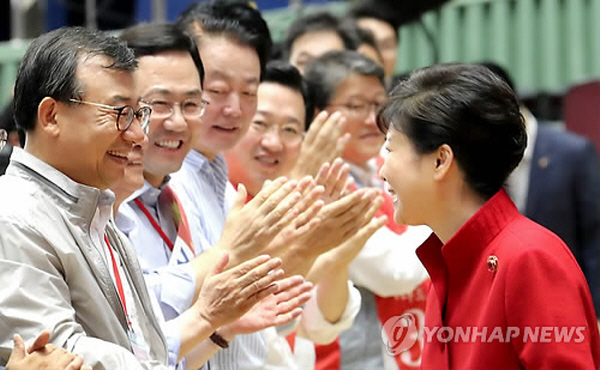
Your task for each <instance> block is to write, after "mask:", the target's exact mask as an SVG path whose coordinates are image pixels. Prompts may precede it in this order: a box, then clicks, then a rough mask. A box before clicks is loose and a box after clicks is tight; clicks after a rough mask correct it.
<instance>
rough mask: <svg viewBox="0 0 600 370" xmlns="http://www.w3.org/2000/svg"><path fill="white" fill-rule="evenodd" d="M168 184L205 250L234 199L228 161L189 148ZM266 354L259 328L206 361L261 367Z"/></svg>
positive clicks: (243, 368)
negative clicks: (207, 156) (189, 150)
mask: <svg viewBox="0 0 600 370" xmlns="http://www.w3.org/2000/svg"><path fill="white" fill-rule="evenodd" d="M170 185H171V186H172V187H173V190H175V192H176V193H177V195H178V196H179V199H180V200H181V202H182V204H184V205H185V206H186V212H187V216H188V221H189V224H190V230H191V232H192V241H193V243H194V247H195V248H196V250H197V251H205V250H207V249H208V248H210V247H211V246H213V245H215V244H216V243H217V242H218V241H219V240H220V239H221V233H222V232H223V228H224V226H225V220H226V218H227V215H228V213H229V210H230V209H231V205H232V202H233V199H232V197H231V196H230V194H234V193H235V191H232V190H233V188H232V185H231V184H230V183H229V180H228V174H227V164H226V163H225V158H224V157H223V155H221V154H219V155H217V157H216V158H215V159H214V160H213V161H209V160H208V158H206V157H205V156H204V155H202V154H201V153H200V152H197V151H195V150H192V151H191V152H190V153H189V154H188V155H187V157H186V158H185V160H184V162H183V166H182V167H181V170H179V172H177V173H175V174H174V175H172V178H171V182H170ZM267 355H268V347H267V342H266V340H265V338H264V335H263V334H262V333H261V332H258V333H253V334H247V335H238V336H237V337H235V339H234V340H233V341H231V343H230V344H229V348H228V349H224V350H221V351H219V352H217V354H215V355H214V356H213V357H212V358H211V359H210V361H209V364H208V366H205V368H206V369H210V370H254V369H256V370H258V369H263V368H264V366H265V364H266V361H267Z"/></svg>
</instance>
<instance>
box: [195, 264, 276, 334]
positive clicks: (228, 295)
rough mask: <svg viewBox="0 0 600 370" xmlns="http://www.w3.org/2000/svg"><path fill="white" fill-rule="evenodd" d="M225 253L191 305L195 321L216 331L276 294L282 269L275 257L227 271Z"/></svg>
mask: <svg viewBox="0 0 600 370" xmlns="http://www.w3.org/2000/svg"><path fill="white" fill-rule="evenodd" d="M227 262H228V256H227V253H223V254H222V255H221V257H220V259H219V260H218V261H217V263H216V266H215V268H214V269H213V272H212V275H209V276H207V277H206V278H205V279H204V283H203V285H202V288H201V290H200V295H199V297H198V299H197V300H196V302H195V303H194V305H193V307H192V308H193V309H195V310H196V313H197V315H198V316H199V318H201V319H203V320H204V321H205V322H208V323H209V324H210V325H211V327H213V328H218V327H221V326H223V325H227V324H229V323H231V322H232V321H234V320H236V319H238V318H239V317H241V316H242V315H244V314H245V313H246V312H247V311H248V310H250V309H251V308H252V307H253V306H254V305H255V304H256V303H258V302H260V301H261V300H262V299H263V298H265V297H267V296H269V295H271V294H274V293H276V292H278V291H279V289H280V285H279V284H280V283H279V282H277V280H279V279H280V278H281V277H282V276H283V270H281V269H279V268H278V267H279V266H280V265H281V260H280V259H279V258H270V257H269V256H259V257H256V258H254V259H252V260H250V261H247V262H244V263H242V264H240V265H238V266H235V267H233V268H231V269H229V270H227V271H223V270H224V268H225V266H226V265H227Z"/></svg>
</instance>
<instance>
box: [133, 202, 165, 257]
mask: <svg viewBox="0 0 600 370" xmlns="http://www.w3.org/2000/svg"><path fill="white" fill-rule="evenodd" d="M133 201H134V202H135V204H137V206H138V207H140V209H141V210H142V212H144V215H145V216H146V218H147V219H148V221H150V223H151V224H152V227H154V229H155V230H156V232H157V233H158V235H160V237H161V238H162V240H163V241H164V242H165V244H167V246H168V247H169V249H170V250H171V252H173V248H174V245H173V242H172V241H171V240H170V239H169V237H167V234H165V232H164V231H163V229H162V227H160V225H159V224H158V222H156V220H155V219H154V217H152V215H151V214H150V211H148V209H147V208H146V206H145V205H144V203H142V201H141V200H139V198H135V199H134V200H133Z"/></svg>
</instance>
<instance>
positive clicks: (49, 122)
mask: <svg viewBox="0 0 600 370" xmlns="http://www.w3.org/2000/svg"><path fill="white" fill-rule="evenodd" d="M58 111H59V105H58V101H57V100H55V99H54V98H50V97H48V96H47V97H45V98H44V99H42V101H41V102H40V104H39V105H38V114H37V126H38V127H39V129H40V130H42V131H44V132H46V133H47V134H50V135H53V136H56V135H58V133H59V131H60V126H59V125H58Z"/></svg>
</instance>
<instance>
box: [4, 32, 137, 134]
mask: <svg viewBox="0 0 600 370" xmlns="http://www.w3.org/2000/svg"><path fill="white" fill-rule="evenodd" d="M94 55H101V56H106V57H108V58H109V59H111V60H112V62H111V63H110V64H109V65H106V66H104V67H105V68H109V69H117V70H125V71H131V72H133V70H134V69H135V68H136V66H137V62H136V60H135V56H134V55H133V52H132V51H131V50H130V49H129V48H127V46H126V45H125V42H123V41H121V40H119V39H117V38H116V37H112V36H109V35H108V34H106V33H104V32H101V31H93V30H89V29H86V28H83V27H67V28H60V29H57V30H54V31H51V32H48V33H45V34H43V35H41V36H40V37H38V38H36V39H35V40H33V41H32V42H31V44H30V45H29V47H28V48H27V51H26V52H25V55H24V56H23V59H21V63H20V64H19V71H18V73H17V80H16V82H15V95H14V115H15V121H16V122H17V125H18V126H19V127H20V128H22V129H23V130H25V131H30V130H33V129H34V128H35V125H36V117H37V109H38V105H39V104H40V102H41V101H42V99H44V98H45V97H51V98H54V99H56V100H58V101H62V102H65V103H69V99H72V98H73V99H81V98H83V95H84V91H83V88H84V87H83V86H81V84H80V83H78V81H77V77H76V71H77V65H78V62H79V60H81V59H82V58H85V57H87V56H94Z"/></svg>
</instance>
